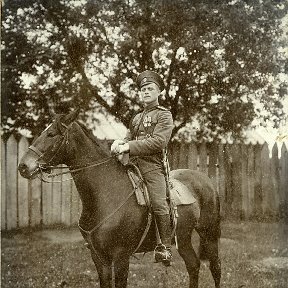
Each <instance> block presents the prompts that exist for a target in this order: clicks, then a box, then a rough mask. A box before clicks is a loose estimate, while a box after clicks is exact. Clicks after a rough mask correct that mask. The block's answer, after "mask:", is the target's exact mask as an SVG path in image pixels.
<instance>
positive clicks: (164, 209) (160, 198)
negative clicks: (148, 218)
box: [143, 169, 169, 215]
mask: <svg viewBox="0 0 288 288" xmlns="http://www.w3.org/2000/svg"><path fill="white" fill-rule="evenodd" d="M143 177H144V179H145V181H146V184H147V189H148V193H149V197H150V199H151V203H152V210H153V212H154V214H155V215H166V214H169V205H168V202H167V198H166V180H165V176H164V174H163V172H162V171H161V170H160V169H156V170H152V171H149V172H146V173H144V174H143Z"/></svg>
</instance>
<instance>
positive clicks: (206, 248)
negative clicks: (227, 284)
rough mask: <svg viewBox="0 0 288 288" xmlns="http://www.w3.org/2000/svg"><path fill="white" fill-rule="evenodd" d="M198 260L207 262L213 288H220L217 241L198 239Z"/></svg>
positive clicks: (219, 262) (219, 263) (219, 261)
mask: <svg viewBox="0 0 288 288" xmlns="http://www.w3.org/2000/svg"><path fill="white" fill-rule="evenodd" d="M199 248H200V251H199V254H200V259H201V260H209V264H210V265H209V268H210V271H211V274H212V276H213V279H214V282H215V287H216V288H220V280H221V260H220V258H219V239H202V238H200V247H199Z"/></svg>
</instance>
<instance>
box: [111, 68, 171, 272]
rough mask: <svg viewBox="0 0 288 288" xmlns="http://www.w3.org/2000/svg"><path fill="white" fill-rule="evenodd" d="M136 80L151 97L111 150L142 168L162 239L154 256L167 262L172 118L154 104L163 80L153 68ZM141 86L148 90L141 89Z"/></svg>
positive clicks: (169, 236)
mask: <svg viewBox="0 0 288 288" xmlns="http://www.w3.org/2000/svg"><path fill="white" fill-rule="evenodd" d="M151 83H154V84H156V85H157V86H158V88H159V89H158V90H155V87H157V86H155V85H154V84H153V85H152V84H151ZM137 84H138V86H139V87H140V88H141V93H142V94H143V95H144V96H143V95H142V96H143V97H145V94H147V95H148V97H150V99H152V100H151V101H150V100H149V101H146V103H145V104H146V106H145V108H144V110H143V111H142V112H140V113H138V114H137V115H136V116H135V117H134V118H133V119H132V121H131V123H130V127H129V130H128V133H127V135H126V137H125V139H124V141H123V143H121V140H116V141H114V143H113V144H112V146H111V150H112V152H113V151H114V153H118V154H121V153H125V152H129V154H130V159H131V161H132V162H133V163H135V164H136V165H137V166H138V167H139V169H140V171H141V172H142V175H143V177H144V179H145V181H146V184H147V189H148V192H149V196H150V199H151V202H152V209H153V212H154V215H155V219H156V223H157V227H158V230H159V234H160V238H161V240H162V243H163V245H162V244H161V245H162V246H163V247H161V248H160V249H158V250H156V248H157V247H158V246H157V247H156V248H155V259H156V262H160V261H162V262H163V263H164V264H165V265H167V266H168V265H170V261H171V258H172V254H171V226H170V217H169V205H168V202H167V199H166V180H165V171H164V166H163V151H164V150H165V149H166V148H167V145H168V142H169V140H170V138H171V134H172V129H173V119H172V114H171V112H170V111H169V110H168V109H166V108H164V107H162V106H159V105H158V97H159V95H160V92H161V91H162V90H163V89H164V82H163V80H162V78H161V77H160V75H158V74H157V73H155V72H153V71H144V72H142V73H141V74H140V75H139V76H138V78H137ZM149 84H150V85H149ZM144 86H146V89H150V91H148V90H147V92H144V91H145V89H144ZM147 87H148V88H147ZM151 91H152V92H151ZM155 91H156V92H155ZM157 91H158V92H159V94H157V93H158V92H157ZM153 93H154V94H153ZM151 95H152V96H151Z"/></svg>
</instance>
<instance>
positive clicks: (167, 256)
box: [154, 243, 172, 267]
mask: <svg viewBox="0 0 288 288" xmlns="http://www.w3.org/2000/svg"><path fill="white" fill-rule="evenodd" d="M154 259H155V263H159V262H162V263H163V264H164V265H165V266H166V267H168V266H171V260H172V253H171V248H170V247H166V246H165V245H164V244H162V243H160V244H158V245H157V246H156V247H155V249H154Z"/></svg>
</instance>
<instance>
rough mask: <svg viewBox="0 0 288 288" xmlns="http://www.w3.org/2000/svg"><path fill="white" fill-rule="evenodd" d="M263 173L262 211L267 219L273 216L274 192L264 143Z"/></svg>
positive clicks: (266, 147) (267, 150) (262, 155)
mask: <svg viewBox="0 0 288 288" xmlns="http://www.w3.org/2000/svg"><path fill="white" fill-rule="evenodd" d="M261 173H262V175H261V176H262V177H261V190H262V196H263V199H262V211H263V214H264V216H265V217H267V216H268V217H269V216H272V215H273V190H272V178H271V169H270V159H269V148H268V144H267V142H265V143H264V145H263V147H262V151H261Z"/></svg>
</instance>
